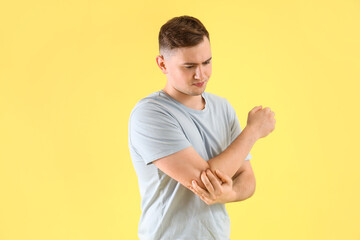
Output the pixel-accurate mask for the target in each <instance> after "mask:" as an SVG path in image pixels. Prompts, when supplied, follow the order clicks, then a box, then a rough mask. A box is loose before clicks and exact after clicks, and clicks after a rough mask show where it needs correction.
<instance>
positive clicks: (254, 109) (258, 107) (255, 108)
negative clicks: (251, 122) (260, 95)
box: [250, 105, 262, 112]
mask: <svg viewBox="0 0 360 240" xmlns="http://www.w3.org/2000/svg"><path fill="white" fill-rule="evenodd" d="M261 108H262V105H260V106H256V107H254V108H253V109H251V111H250V112H256V111H258V110H260V109H261Z"/></svg>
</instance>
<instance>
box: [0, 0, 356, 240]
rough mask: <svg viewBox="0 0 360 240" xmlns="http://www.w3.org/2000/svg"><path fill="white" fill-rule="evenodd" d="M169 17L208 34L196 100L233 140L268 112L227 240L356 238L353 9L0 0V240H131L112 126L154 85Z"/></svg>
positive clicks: (129, 175)
mask: <svg viewBox="0 0 360 240" xmlns="http://www.w3.org/2000/svg"><path fill="white" fill-rule="evenodd" d="M180 15H190V16H194V17H197V18H199V19H200V21H202V22H203V23H204V25H205V26H206V28H207V30H208V31H209V33H210V41H211V48H212V57H213V60H212V61H213V63H212V65H213V75H212V77H211V79H210V82H209V83H208V87H207V89H206V91H208V92H211V93H215V94H217V95H220V96H224V97H226V98H227V99H228V100H229V101H230V103H231V104H232V105H233V106H234V108H235V109H236V112H237V114H238V117H239V120H240V124H241V126H242V127H244V126H245V125H246V120H247V113H248V111H250V109H251V108H253V107H254V106H256V105H260V104H261V105H263V107H266V106H268V107H270V108H271V109H272V110H273V111H274V112H275V119H276V127H275V130H274V132H272V133H271V134H270V135H268V136H267V137H266V138H263V139H260V140H259V141H258V142H257V143H256V144H255V145H254V147H253V148H252V150H251V154H252V156H253V159H252V160H251V162H252V166H253V169H254V172H255V176H256V181H257V185H256V192H255V194H254V195H253V196H252V197H251V198H250V199H247V200H245V201H242V202H237V203H231V204H228V205H227V209H228V212H229V215H230V218H231V221H232V232H231V239H232V240H237V239H246V240H255V239H256V240H259V239H276V240H280V239H292V240H295V239H324V240H332V239H347V240H355V239H356V240H359V239H360V230H359V226H360V207H359V203H360V193H359V189H360V187H359V184H360V176H359V167H360V163H359V161H360V157H359V156H360V154H359V133H360V131H359V122H360V117H359V115H360V114H359V108H358V107H359V102H360V101H359V100H360V99H359V97H358V93H359V89H360V88H359V87H360V84H359V80H360V71H359V69H360V33H359V32H360V31H359V29H360V28H359V26H360V2H359V1H357V0H352V1H351V0H342V1H340V0H338V1H325V0H324V1H314V0H296V1H265V0H263V1H227V0H224V1H205V0H204V1H194V0H189V1H188V0H184V1H126V2H125V1H103V0H102V1H78V0H76V1H73V0H71V1H70V0H67V1H38V0H36V1H2V2H1V3H0V23H1V24H0V239H1V240H15V239H16V240H18V239H19V240H20V239H23V240H25V239H26V240H30V239H31V240H32V239H34V240H45V239H46V240H49V239H51V240H60V239H61V240H68V239H69V240H95V239H106V240H115V239H137V225H138V221H139V217H140V195H139V189H138V185H137V184H138V183H137V177H136V174H135V171H134V169H133V166H132V163H131V159H130V154H129V151H128V145H127V144H128V142H127V127H128V126H127V124H128V118H129V114H130V111H131V109H132V108H133V106H134V105H135V103H136V102H137V101H138V100H140V99H141V98H143V97H145V96H147V95H148V94H150V93H152V92H154V91H158V90H160V89H162V88H163V87H164V85H165V82H166V76H165V75H163V74H162V73H161V71H160V70H159V69H158V67H157V65H156V62H155V57H156V55H157V54H158V39H157V37H158V32H159V29H160V27H161V25H162V24H164V23H165V22H166V21H167V20H169V19H170V18H172V17H175V16H180Z"/></svg>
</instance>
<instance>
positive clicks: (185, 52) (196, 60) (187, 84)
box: [163, 36, 212, 96]
mask: <svg viewBox="0 0 360 240" xmlns="http://www.w3.org/2000/svg"><path fill="white" fill-rule="evenodd" d="M164 64H165V66H166V70H165V71H164V70H163V72H164V73H165V74H166V76H167V84H166V87H165V88H166V89H167V90H170V91H172V92H174V91H175V92H176V94H179V93H180V94H181V93H182V94H186V95H190V96H197V95H200V94H202V93H203V92H204V91H205V88H206V84H207V82H208V81H209V79H210V76H211V71H212V65H211V48H210V42H209V40H208V38H207V37H206V36H204V40H203V41H202V42H201V43H199V44H198V45H196V46H194V47H186V48H177V49H176V50H174V51H173V52H172V55H171V56H168V55H167V56H165V61H164Z"/></svg>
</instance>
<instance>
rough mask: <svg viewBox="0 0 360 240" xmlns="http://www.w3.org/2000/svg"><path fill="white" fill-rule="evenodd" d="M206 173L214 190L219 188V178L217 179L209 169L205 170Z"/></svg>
mask: <svg viewBox="0 0 360 240" xmlns="http://www.w3.org/2000/svg"><path fill="white" fill-rule="evenodd" d="M206 175H207V176H208V178H209V179H210V182H211V184H212V185H213V187H214V190H215V192H216V190H219V189H220V188H221V183H220V181H221V180H220V179H218V177H216V176H215V175H214V174H213V173H212V171H211V170H210V169H208V170H207V171H206Z"/></svg>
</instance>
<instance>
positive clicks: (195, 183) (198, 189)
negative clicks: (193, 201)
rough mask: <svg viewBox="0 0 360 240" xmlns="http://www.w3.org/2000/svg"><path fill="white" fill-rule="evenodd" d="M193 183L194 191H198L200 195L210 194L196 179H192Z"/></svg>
mask: <svg viewBox="0 0 360 240" xmlns="http://www.w3.org/2000/svg"><path fill="white" fill-rule="evenodd" d="M192 185H193V189H194V191H195V192H196V194H197V195H198V196H199V197H201V196H204V197H207V196H208V195H209V193H208V192H207V191H206V190H205V189H203V188H202V187H200V186H199V185H198V184H197V182H196V181H195V180H193V181H192Z"/></svg>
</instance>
